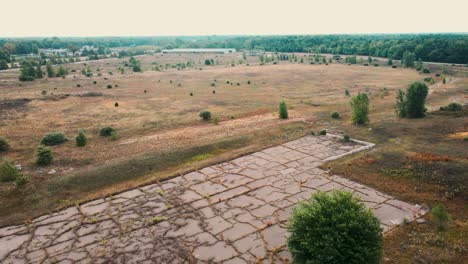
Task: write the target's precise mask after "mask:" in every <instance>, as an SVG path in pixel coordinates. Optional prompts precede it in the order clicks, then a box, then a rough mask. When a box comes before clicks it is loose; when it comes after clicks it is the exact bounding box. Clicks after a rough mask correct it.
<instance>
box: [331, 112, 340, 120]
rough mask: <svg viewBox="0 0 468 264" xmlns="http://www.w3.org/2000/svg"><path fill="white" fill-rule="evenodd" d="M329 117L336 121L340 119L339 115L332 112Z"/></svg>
mask: <svg viewBox="0 0 468 264" xmlns="http://www.w3.org/2000/svg"><path fill="white" fill-rule="evenodd" d="M330 117H331V118H334V119H338V118H340V113H338V112H332V113H331V114H330Z"/></svg>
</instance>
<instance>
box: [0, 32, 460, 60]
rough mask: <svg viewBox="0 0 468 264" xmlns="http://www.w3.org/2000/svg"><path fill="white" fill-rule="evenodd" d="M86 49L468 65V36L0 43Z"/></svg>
mask: <svg viewBox="0 0 468 264" xmlns="http://www.w3.org/2000/svg"><path fill="white" fill-rule="evenodd" d="M84 45H88V46H95V47H103V48H112V47H125V46H141V45H151V46H155V47H157V49H168V48H215V47H216V48H235V49H262V50H266V51H273V52H313V53H333V54H344V55H365V56H378V57H388V58H392V59H396V60H399V59H401V58H402V57H403V54H404V53H405V52H406V51H408V52H412V53H414V54H415V56H416V58H417V59H421V60H423V61H431V62H447V63H461V64H466V63H468V34H463V33H459V34H378V35H303V36H302V35H301V36H186V37H94V38H83V37H75V38H72V37H67V38H57V37H53V38H44V39H41V38H16V39H2V38H0V47H1V49H0V53H2V52H3V53H4V55H7V56H8V55H16V54H29V53H37V51H38V49H39V48H68V49H71V50H73V49H78V48H80V47H82V46H84Z"/></svg>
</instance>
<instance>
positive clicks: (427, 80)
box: [424, 77, 434, 83]
mask: <svg viewBox="0 0 468 264" xmlns="http://www.w3.org/2000/svg"><path fill="white" fill-rule="evenodd" d="M424 81H425V82H428V83H430V82H433V81H434V79H433V78H432V77H426V78H424Z"/></svg>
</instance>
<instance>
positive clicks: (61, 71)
mask: <svg viewBox="0 0 468 264" xmlns="http://www.w3.org/2000/svg"><path fill="white" fill-rule="evenodd" d="M67 74H68V70H67V69H66V68H65V67H63V66H62V65H60V67H59V68H58V70H57V73H56V76H57V77H65V76H66V75H67Z"/></svg>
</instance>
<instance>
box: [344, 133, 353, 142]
mask: <svg viewBox="0 0 468 264" xmlns="http://www.w3.org/2000/svg"><path fill="white" fill-rule="evenodd" d="M350 141H351V137H350V136H349V135H346V134H345V135H343V142H350Z"/></svg>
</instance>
